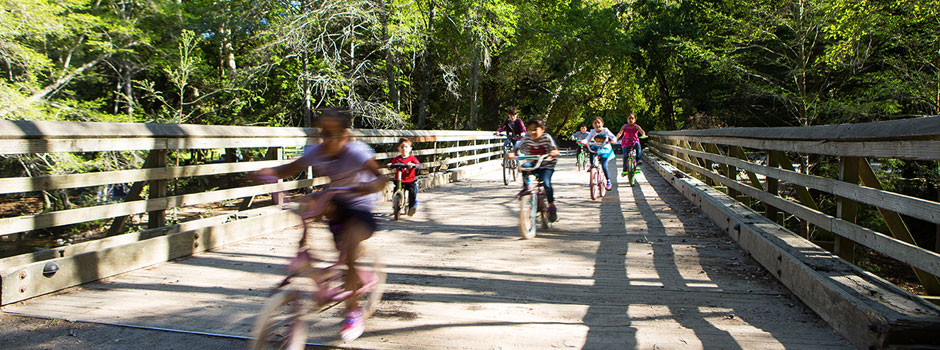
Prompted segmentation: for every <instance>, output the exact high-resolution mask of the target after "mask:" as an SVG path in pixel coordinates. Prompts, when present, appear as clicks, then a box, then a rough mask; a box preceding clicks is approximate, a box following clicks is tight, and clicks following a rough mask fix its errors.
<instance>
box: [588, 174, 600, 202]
mask: <svg viewBox="0 0 940 350" xmlns="http://www.w3.org/2000/svg"><path fill="white" fill-rule="evenodd" d="M590 183H591V200H596V199H597V197H599V196H600V194H601V191H600V189H599V188H598V186H600V184H598V183H597V168H591V179H590Z"/></svg>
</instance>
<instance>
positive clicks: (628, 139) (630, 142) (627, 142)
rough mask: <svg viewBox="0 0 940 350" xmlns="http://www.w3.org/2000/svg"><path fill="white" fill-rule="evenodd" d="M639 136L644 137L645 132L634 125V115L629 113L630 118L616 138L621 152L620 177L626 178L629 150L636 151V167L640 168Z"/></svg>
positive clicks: (640, 149) (641, 160) (641, 161)
mask: <svg viewBox="0 0 940 350" xmlns="http://www.w3.org/2000/svg"><path fill="white" fill-rule="evenodd" d="M640 136H646V131H643V128H641V127H640V126H639V125H637V124H636V114H633V113H630V116H628V117H627V123H626V124H624V125H623V127H621V128H620V132H618V133H617V138H619V139H620V148H621V149H622V150H623V156H624V159H623V172H622V173H620V176H627V159H626V157H627V154H630V152H629V149H631V148H632V149H635V150H636V165H637V166H640V164H641V163H643V159H642V158H641V157H640V156H641V155H642V153H641V152H642V148H640Z"/></svg>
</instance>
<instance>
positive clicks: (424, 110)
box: [418, 0, 435, 129]
mask: <svg viewBox="0 0 940 350" xmlns="http://www.w3.org/2000/svg"><path fill="white" fill-rule="evenodd" d="M434 1H435V0H431V1H429V2H428V4H429V10H428V40H427V42H426V43H425V49H424V58H423V60H422V61H424V81H422V82H421V102H419V103H418V129H424V128H425V127H426V121H427V114H428V94H429V93H430V89H431V69H432V67H433V66H434V65H433V64H431V53H432V51H433V47H434V39H433V38H434V36H433V34H434V12H435V8H434Z"/></svg>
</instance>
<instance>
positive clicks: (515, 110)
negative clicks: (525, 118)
mask: <svg viewBox="0 0 940 350" xmlns="http://www.w3.org/2000/svg"><path fill="white" fill-rule="evenodd" d="M506 112H508V113H509V114H519V109H518V108H516V107H509V109H508V110H506Z"/></svg>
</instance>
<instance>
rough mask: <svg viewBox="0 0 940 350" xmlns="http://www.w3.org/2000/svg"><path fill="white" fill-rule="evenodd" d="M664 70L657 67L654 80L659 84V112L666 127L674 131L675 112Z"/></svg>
mask: <svg viewBox="0 0 940 350" xmlns="http://www.w3.org/2000/svg"><path fill="white" fill-rule="evenodd" d="M664 70H665V68H663V67H657V68H656V80H657V82H658V83H659V84H658V85H659V100H660V112H662V114H663V117H664V118H666V122H667V123H668V124H667V125H668V126H669V129H671V130H675V129H676V117H675V115H674V114H675V111H674V109H673V105H672V97H670V94H669V81H667V80H666V72H664Z"/></svg>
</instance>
